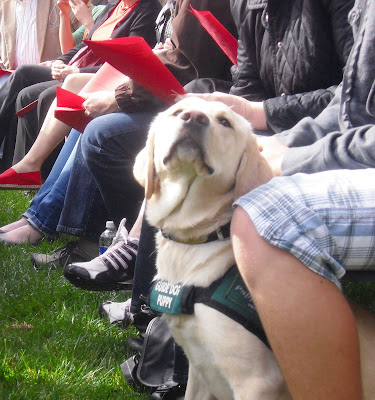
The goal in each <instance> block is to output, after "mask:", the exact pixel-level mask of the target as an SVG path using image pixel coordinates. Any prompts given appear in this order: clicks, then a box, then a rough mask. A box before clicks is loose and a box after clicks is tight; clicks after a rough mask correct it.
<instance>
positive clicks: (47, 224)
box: [23, 129, 81, 238]
mask: <svg viewBox="0 0 375 400" xmlns="http://www.w3.org/2000/svg"><path fill="white" fill-rule="evenodd" d="M80 136H81V134H80V133H79V132H78V131H76V130H74V129H73V130H72V131H71V132H70V134H69V136H68V139H67V141H66V142H65V144H64V146H63V148H62V149H61V152H60V154H59V156H58V158H57V160H56V162H55V164H54V166H53V168H52V170H51V172H50V174H49V176H48V178H47V179H46V181H45V182H44V184H43V186H42V187H41V188H40V190H39V192H38V193H37V195H36V196H35V197H34V198H33V200H32V202H31V204H30V207H29V209H28V210H27V211H26V212H25V213H24V214H23V215H24V217H26V218H27V219H28V221H29V223H30V224H31V225H32V226H33V227H34V228H35V229H37V230H38V231H39V232H41V233H42V234H43V235H45V236H47V237H50V238H55V237H56V226H57V224H58V221H59V218H60V214H61V210H62V208H63V206H64V200H65V192H66V189H67V187H68V183H69V179H70V172H71V168H72V165H73V162H74V157H75V154H76V149H77V142H78V140H79V138H80Z"/></svg>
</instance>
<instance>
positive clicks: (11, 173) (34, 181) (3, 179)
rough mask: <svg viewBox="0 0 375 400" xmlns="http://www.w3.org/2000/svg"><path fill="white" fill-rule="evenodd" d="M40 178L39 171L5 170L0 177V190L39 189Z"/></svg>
mask: <svg viewBox="0 0 375 400" xmlns="http://www.w3.org/2000/svg"><path fill="white" fill-rule="evenodd" d="M41 186H42V178H41V175H40V171H33V172H20V173H18V172H16V171H15V170H14V169H13V168H9V169H7V170H6V171H5V172H3V173H2V174H1V175H0V189H3V190H16V189H25V190H29V189H40V187H41Z"/></svg>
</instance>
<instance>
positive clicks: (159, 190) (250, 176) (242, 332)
mask: <svg viewBox="0 0 375 400" xmlns="http://www.w3.org/2000/svg"><path fill="white" fill-rule="evenodd" d="M134 174H135V177H136V179H137V180H138V181H139V182H140V183H141V184H142V185H143V186H144V187H145V193H146V198H147V200H148V201H147V208H146V216H147V219H148V221H149V222H150V223H151V225H153V226H155V227H157V228H159V229H160V231H159V232H158V234H157V235H156V242H157V250H158V255H157V276H156V279H157V280H158V283H157V284H156V286H157V287H158V290H159V292H157V293H158V294H157V297H156V302H157V304H158V305H159V306H160V307H161V309H162V310H164V309H168V308H170V309H173V310H176V309H180V308H184V307H185V308H186V306H184V305H182V306H181V303H180V301H182V300H181V296H182V295H181V293H182V292H183V289H185V288H189V289H191V288H192V287H194V288H195V291H196V288H198V289H199V290H200V288H207V287H211V286H212V284H213V282H214V283H215V282H216V281H217V280H218V279H219V278H221V277H223V276H226V274H227V273H228V271H229V270H231V267H232V266H233V265H234V264H235V260H234V255H233V252H232V247H231V243H230V239H229V238H228V235H226V236H225V235H223V233H222V232H223V231H225V228H223V227H225V226H226V225H227V224H228V223H229V222H230V220H231V217H232V212H233V210H232V203H233V201H234V199H236V198H238V197H239V196H241V195H242V194H245V193H247V192H248V191H250V190H251V189H253V188H255V187H256V186H259V185H261V184H263V183H265V182H267V181H268V180H269V179H271V178H272V172H271V169H270V167H269V165H268V164H267V162H266V161H265V159H264V158H263V157H262V156H261V153H260V151H259V149H258V145H257V142H256V138H255V136H254V135H253V133H252V130H251V126H250V124H249V123H248V122H247V121H246V120H245V119H243V118H242V117H240V116H239V115H238V114H236V113H234V112H233V111H232V110H231V109H230V108H228V107H227V106H225V105H224V104H222V103H218V102H206V101H204V100H201V99H199V98H186V99H184V100H182V101H180V102H179V103H177V104H175V105H174V106H172V107H171V108H169V109H168V110H167V111H165V112H163V113H160V114H159V115H158V116H157V117H156V119H155V120H154V122H153V124H152V125H151V128H150V132H149V136H148V139H147V144H146V147H145V148H144V149H143V150H142V151H141V153H140V154H139V155H138V157H137V160H136V163H135V167H134ZM212 237H215V240H208V239H209V238H212ZM238 287H240V286H238ZM240 288H241V287H240ZM241 290H242V289H241ZM193 292H194V291H193ZM193 292H189V293H193ZM185 293H186V292H185ZM182 297H184V296H182ZM186 297H189V296H186V295H185V298H186ZM245 297H246V295H245ZM172 304H174V305H173V306H172ZM249 307H251V305H250V306H249ZM192 310H193V311H192V313H187V314H186V313H185V314H181V313H175V311H172V313H166V314H165V317H166V319H167V321H168V324H169V326H170V329H171V332H172V334H173V336H174V338H175V339H176V341H177V342H178V343H179V344H181V345H182V347H183V348H184V350H185V352H186V354H187V356H188V358H189V380H188V387H187V392H186V397H185V398H186V399H187V400H191V399H196V400H208V399H210V400H213V399H218V400H231V399H236V400H238V399H246V400H285V399H290V396H289V393H288V391H287V388H286V385H285V381H284V379H283V376H282V374H281V372H280V369H279V367H278V365H277V362H276V360H275V358H274V356H273V354H272V352H271V350H270V349H269V347H268V346H267V344H265V343H264V342H263V341H262V340H260V339H259V338H258V337H257V336H256V335H254V334H253V333H251V332H250V331H249V330H248V329H246V328H245V327H244V325H243V324H240V323H238V322H237V321H236V320H233V319H231V318H229V317H228V316H226V315H224V314H223V313H222V312H221V311H218V310H217V309H215V308H212V307H211V306H209V305H207V304H205V303H204V302H200V301H198V302H196V303H195V304H194V305H193V307H192ZM364 320H365V321H366V323H368V319H367V316H366V318H365V319H364ZM374 328H375V324H374V323H373V321H371V323H370V325H369V326H368V327H365V328H363V329H365V331H366V332H368V331H369V330H372V336H371V335H368V336H367V340H368V343H367V345H366V347H365V348H364V351H363V353H366V352H367V351H371V352H372V353H373V352H374V350H373V349H375V346H374V339H373V336H374V333H375V330H374ZM370 343H372V344H371V346H370ZM361 344H362V343H361ZM366 357H367V358H369V354H367V355H366ZM370 358H371V357H370ZM372 359H375V357H372ZM372 368H373V367H372ZM374 376H375V371H374V369H372V370H371V368H370V365H369V364H367V365H366V371H365V370H364V380H365V386H367V387H368V390H367V391H368V393H372V394H373V396H371V394H369V395H366V396H367V397H366V399H374V398H375V397H374V393H375V388H374V383H373V381H374V379H373V377H374Z"/></svg>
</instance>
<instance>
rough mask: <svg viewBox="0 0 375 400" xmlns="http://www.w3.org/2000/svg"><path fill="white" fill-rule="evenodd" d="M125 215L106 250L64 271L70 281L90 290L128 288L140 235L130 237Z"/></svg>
mask: <svg viewBox="0 0 375 400" xmlns="http://www.w3.org/2000/svg"><path fill="white" fill-rule="evenodd" d="M125 222H126V219H125V218H124V219H123V220H122V221H121V223H120V226H119V228H118V230H117V234H116V237H115V238H114V239H113V241H112V244H111V245H110V246H109V247H108V249H107V251H106V252H105V253H103V254H102V255H100V256H99V257H96V258H94V259H93V260H91V261H89V262H81V263H72V264H69V265H67V266H66V267H65V269H64V275H65V278H66V279H68V281H69V282H70V283H72V284H73V285H74V286H77V287H79V288H81V289H86V290H93V291H105V290H124V289H131V288H132V284H133V277H134V265H135V259H136V257H137V251H138V243H139V239H136V238H132V237H129V234H128V231H127V230H126V228H125Z"/></svg>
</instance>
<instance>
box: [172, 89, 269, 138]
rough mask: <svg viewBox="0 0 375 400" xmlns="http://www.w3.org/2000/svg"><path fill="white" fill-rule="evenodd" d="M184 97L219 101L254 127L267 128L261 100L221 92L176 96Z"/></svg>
mask: <svg viewBox="0 0 375 400" xmlns="http://www.w3.org/2000/svg"><path fill="white" fill-rule="evenodd" d="M185 97H199V98H201V99H203V100H206V101H220V102H222V103H224V104H226V105H227V106H228V107H230V108H231V109H232V110H233V111H235V112H236V113H237V114H240V115H241V116H242V117H244V118H245V119H247V120H248V121H249V122H250V123H251V125H252V127H253V128H254V129H257V130H262V131H265V130H267V122H266V115H265V113H264V108H263V102H256V101H248V100H246V99H244V98H242V97H239V96H234V95H232V94H226V93H221V92H213V93H188V94H186V95H183V96H178V97H177V98H176V100H182V99H183V98H185Z"/></svg>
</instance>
